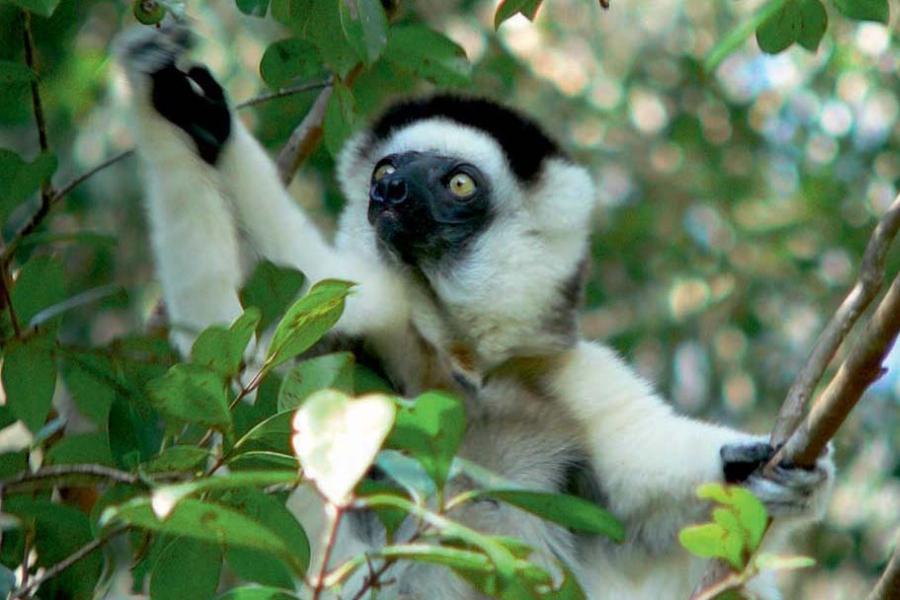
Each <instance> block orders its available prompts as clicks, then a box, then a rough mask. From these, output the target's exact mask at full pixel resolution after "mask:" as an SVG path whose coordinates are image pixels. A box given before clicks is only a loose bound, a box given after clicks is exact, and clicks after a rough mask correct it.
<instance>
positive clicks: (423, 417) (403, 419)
mask: <svg viewBox="0 0 900 600" xmlns="http://www.w3.org/2000/svg"><path fill="white" fill-rule="evenodd" d="M465 423H466V418H465V410H464V408H463V405H462V403H461V402H460V401H459V400H457V399H456V398H454V397H452V396H450V395H448V394H445V393H442V392H427V393H425V394H422V395H421V396H419V397H418V398H416V399H415V402H414V403H413V405H412V406H404V407H403V408H402V409H401V410H400V412H399V413H398V414H397V423H396V425H395V426H394V431H393V432H392V433H391V437H390V440H389V442H388V444H389V445H390V446H391V447H392V448H399V449H401V450H407V451H409V453H410V454H411V455H412V456H413V457H414V458H415V459H416V460H418V461H419V462H420V463H422V466H423V467H425V470H426V471H427V472H428V474H429V475H430V476H431V478H432V479H433V480H434V483H435V485H437V487H438V489H442V488H443V487H444V483H445V482H446V481H447V474H448V473H449V471H450V463H451V462H452V461H453V456H454V455H455V454H456V451H457V449H458V448H459V444H460V442H461V441H462V436H463V433H464V432H465V427H466V424H465Z"/></svg>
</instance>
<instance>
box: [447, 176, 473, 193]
mask: <svg viewBox="0 0 900 600" xmlns="http://www.w3.org/2000/svg"><path fill="white" fill-rule="evenodd" d="M449 187H450V193H451V194H453V195H454V196H456V197H457V198H468V197H469V196H471V195H472V194H474V193H475V187H476V186H475V180H474V179H472V178H471V177H469V176H468V175H466V174H465V173H457V174H456V175H454V176H453V177H451V178H450V183H449Z"/></svg>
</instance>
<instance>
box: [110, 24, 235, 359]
mask: <svg viewBox="0 0 900 600" xmlns="http://www.w3.org/2000/svg"><path fill="white" fill-rule="evenodd" d="M189 39H190V38H189V34H188V32H187V31H186V30H184V29H178V28H171V29H168V30H166V31H165V32H164V33H158V32H156V31H154V30H151V29H147V28H142V29H140V30H132V31H130V32H128V33H126V34H125V35H124V36H123V37H122V38H121V39H120V40H119V42H118V58H119V61H120V62H121V63H122V65H123V67H124V69H125V73H126V75H127V78H128V81H129V83H130V88H131V92H132V96H133V98H132V100H131V104H130V109H131V112H132V125H133V130H134V134H135V138H136V141H137V153H138V156H139V157H140V160H141V162H142V165H143V170H144V184H145V186H146V193H145V205H146V208H147V213H148V217H149V221H150V229H151V231H150V237H151V241H152V245H153V250H154V254H155V259H156V268H157V272H158V274H159V279H160V281H161V283H162V289H163V296H164V298H165V302H166V309H167V311H168V314H169V319H170V322H171V323H172V328H173V334H172V338H173V342H174V343H175V344H176V346H177V347H178V348H179V350H180V351H181V352H182V353H183V354H187V352H188V351H189V350H190V344H191V343H192V341H193V339H194V337H195V336H196V334H197V333H198V332H199V331H200V330H202V329H203V328H205V327H206V326H208V325H210V324H213V323H220V322H228V321H230V320H231V319H233V318H234V317H235V316H237V315H239V314H240V312H241V306H240V303H239V301H238V295H237V290H238V286H239V285H240V281H241V271H240V260H239V254H238V241H237V232H236V229H235V224H234V222H233V220H232V218H231V213H230V211H229V207H228V204H227V203H226V201H225V199H224V198H223V196H222V193H221V190H220V177H219V175H218V172H217V170H216V168H215V163H216V161H217V159H218V157H219V151H220V149H221V145H222V143H223V142H224V140H225V139H227V137H228V135H229V131H230V127H231V122H230V116H229V112H228V108H227V106H226V105H225V102H224V98H223V97H222V95H221V90H220V89H218V86H215V87H210V86H209V85H205V84H204V82H203V81H202V80H200V81H198V80H196V79H194V78H192V77H191V76H189V75H188V74H186V73H184V72H182V71H180V70H179V69H178V67H177V66H176V61H177V59H178V57H179V56H180V55H181V54H182V53H183V52H184V50H185V49H186V48H187V46H188V45H189Z"/></svg>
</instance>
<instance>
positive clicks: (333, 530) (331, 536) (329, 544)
mask: <svg viewBox="0 0 900 600" xmlns="http://www.w3.org/2000/svg"><path fill="white" fill-rule="evenodd" d="M326 510H330V511H334V514H333V515H332V517H331V526H330V527H329V530H328V539H327V541H326V542H325V552H324V553H323V554H322V565H321V566H320V567H319V575H318V577H316V580H315V581H314V582H313V594H312V600H318V598H319V596H320V595H321V594H322V588H323V587H324V586H325V574H326V573H327V572H328V561H329V560H331V552H332V551H333V550H334V546H335V543H336V542H337V532H338V526H340V524H341V517H343V516H344V510H346V509H345V508H344V507H343V506H335V505H334V504H329V505H327V506H326Z"/></svg>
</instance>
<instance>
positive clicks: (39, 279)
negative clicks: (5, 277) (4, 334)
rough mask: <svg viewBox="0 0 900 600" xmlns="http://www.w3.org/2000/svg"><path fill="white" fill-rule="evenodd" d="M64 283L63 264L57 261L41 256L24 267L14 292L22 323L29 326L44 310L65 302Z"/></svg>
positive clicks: (15, 303)
mask: <svg viewBox="0 0 900 600" xmlns="http://www.w3.org/2000/svg"><path fill="white" fill-rule="evenodd" d="M64 281H65V280H64V278H63V266H62V263H60V262H59V261H58V260H56V259H55V258H51V257H49V256H39V257H37V258H33V259H31V260H29V261H28V262H27V263H25V266H24V267H22V270H21V271H19V275H18V277H16V281H15V283H14V284H13V289H12V292H11V295H12V304H13V308H15V309H16V315H17V316H18V317H19V322H20V323H22V324H23V325H24V324H28V323H30V322H31V319H32V318H33V317H34V316H35V315H37V314H38V313H39V312H40V311H41V310H42V309H44V308H47V307H48V306H52V305H54V304H56V303H58V302H60V301H62V300H63V299H64V298H65V297H66V288H65V283H64Z"/></svg>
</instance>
